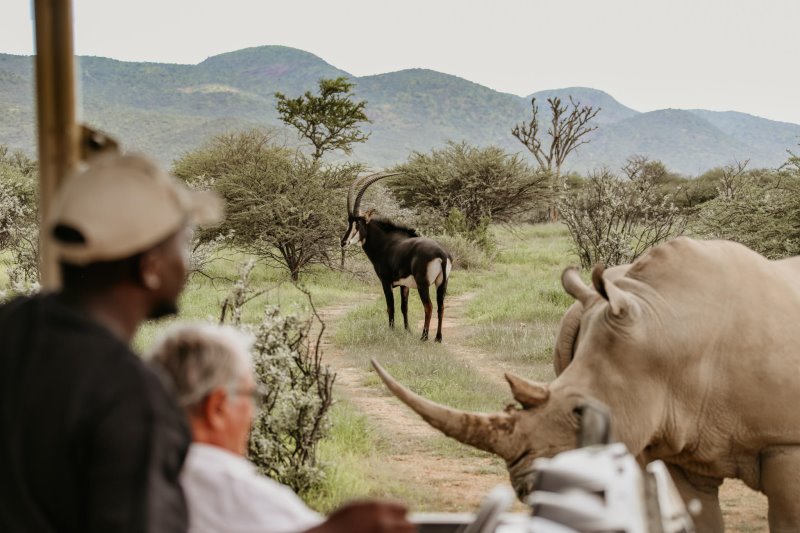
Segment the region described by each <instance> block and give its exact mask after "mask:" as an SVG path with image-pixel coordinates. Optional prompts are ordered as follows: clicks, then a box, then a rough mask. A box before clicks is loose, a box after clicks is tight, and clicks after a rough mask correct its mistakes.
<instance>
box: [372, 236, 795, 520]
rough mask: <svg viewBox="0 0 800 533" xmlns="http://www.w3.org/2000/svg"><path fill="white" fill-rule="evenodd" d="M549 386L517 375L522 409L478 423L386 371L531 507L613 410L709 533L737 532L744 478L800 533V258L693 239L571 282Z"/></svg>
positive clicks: (642, 457) (479, 418)
mask: <svg viewBox="0 0 800 533" xmlns="http://www.w3.org/2000/svg"><path fill="white" fill-rule="evenodd" d="M562 284H563V285H564V288H565V290H566V291H567V292H568V293H569V294H571V295H572V296H573V297H575V299H576V302H575V303H574V304H573V306H572V307H570V309H569V310H568V311H567V313H566V314H565V316H564V318H563V319H562V321H561V325H560V328H559V333H558V336H557V340H556V346H555V349H554V366H555V369H556V374H557V377H556V379H555V380H553V381H552V382H551V383H549V384H543V383H535V382H531V381H528V380H525V379H524V378H521V377H518V376H514V375H510V374H507V375H506V378H507V380H508V381H509V385H510V386H511V390H512V393H513V395H514V398H515V399H516V400H517V401H518V402H519V403H520V404H521V406H522V408H513V409H506V410H505V411H504V412H500V413H495V414H474V413H465V412H461V411H457V410H454V409H450V408H447V407H444V406H440V405H437V404H434V403H432V402H429V401H428V400H425V399H424V398H421V397H419V396H417V395H415V394H414V393H412V392H410V391H409V390H408V389H406V388H404V387H403V386H402V385H400V384H398V383H397V382H396V381H394V380H393V379H392V378H391V377H390V376H388V374H386V373H385V371H383V369H381V368H380V367H379V366H378V365H376V368H377V369H378V371H379V373H380V374H381V377H382V378H383V379H384V381H385V382H386V384H387V386H389V388H390V389H391V390H392V391H393V392H394V393H395V394H396V395H397V396H398V397H399V398H400V399H401V400H403V401H404V402H405V403H407V404H408V405H409V406H410V407H411V408H412V409H414V410H415V411H417V412H418V413H419V414H420V415H421V416H422V417H423V418H424V419H425V420H426V421H428V423H430V424H431V425H433V426H434V427H436V428H438V429H440V430H441V431H443V432H444V433H445V434H447V435H449V436H451V437H454V438H456V439H458V440H460V441H461V442H464V443H466V444H470V445H472V446H475V447H478V448H480V449H483V450H488V451H491V452H493V453H496V454H498V455H500V456H501V457H503V458H504V459H505V460H506V463H507V465H508V469H509V474H510V476H511V482H512V485H514V488H515V489H516V490H517V493H518V494H519V495H520V497H523V496H525V495H526V494H527V493H528V492H529V491H530V486H529V484H530V480H531V476H530V475H529V474H530V472H531V464H532V462H533V460H534V459H535V458H537V457H550V456H552V455H554V454H556V453H559V452H561V451H564V450H567V449H571V448H573V447H574V446H575V445H576V438H575V432H576V429H577V427H578V424H579V421H578V416H579V415H578V412H579V411H578V410H576V408H577V407H579V406H580V405H582V403H583V402H585V401H587V399H591V398H594V399H597V400H599V401H601V402H603V403H605V404H606V405H607V406H609V408H610V409H611V412H612V416H613V428H614V437H615V438H616V439H617V440H619V441H621V442H623V443H625V444H626V445H627V447H628V449H629V450H630V451H631V452H632V453H633V454H634V455H636V456H637V457H638V459H639V461H640V463H642V464H645V463H647V462H649V461H652V460H654V459H661V460H662V461H664V462H665V463H666V464H667V465H668V467H669V470H670V473H671V474H672V476H673V479H674V481H675V483H676V485H677V486H678V488H679V490H680V492H681V495H682V496H683V498H684V500H686V501H689V500H690V499H692V498H697V499H699V500H700V502H701V503H702V505H703V510H702V512H701V515H700V516H699V517H697V518H696V523H697V528H698V531H702V532H706V531H710V532H721V531H723V530H724V525H723V520H722V513H721V510H720V505H719V498H718V488H719V486H720V485H721V484H722V481H723V480H724V479H725V478H738V479H741V480H743V481H744V483H746V484H747V485H748V486H749V487H751V488H753V489H755V490H758V491H760V492H762V493H764V494H765V495H766V496H767V498H768V501H769V515H768V518H769V525H770V531H772V532H773V533H777V532H790V531H791V532H798V531H800V409H798V406H800V257H794V258H789V259H784V260H780V261H769V260H767V259H765V258H764V257H762V256H760V255H759V254H757V253H755V252H753V251H751V250H749V249H748V248H745V247H744V246H742V245H739V244H736V243H733V242H728V241H696V240H692V239H689V238H685V237H680V238H677V239H674V240H672V241H669V242H667V243H665V244H662V245H660V246H657V247H655V248H653V249H651V250H650V251H649V252H648V253H647V254H645V255H643V256H642V257H640V258H639V259H638V260H636V261H635V262H634V263H632V264H631V265H623V266H619V267H614V268H611V269H608V270H603V269H602V267H596V268H595V269H594V271H593V273H592V285H591V286H587V285H586V284H584V283H583V281H582V280H581V279H580V277H579V276H578V274H577V270H575V269H572V268H570V269H567V270H565V271H564V274H563V276H562Z"/></svg>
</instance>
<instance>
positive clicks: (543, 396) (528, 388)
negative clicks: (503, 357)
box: [506, 373, 550, 408]
mask: <svg viewBox="0 0 800 533" xmlns="http://www.w3.org/2000/svg"><path fill="white" fill-rule="evenodd" d="M506 381H508V385H509V386H510V387H511V394H512V395H513V396H514V399H515V400H517V401H518V402H519V403H520V405H522V407H525V408H527V407H536V406H537V405H541V404H543V403H544V402H546V401H547V399H548V398H549V397H550V389H548V388H547V384H545V383H537V382H535V381H530V380H527V379H525V378H523V377H520V376H516V375H514V374H511V373H506Z"/></svg>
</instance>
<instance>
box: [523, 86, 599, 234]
mask: <svg viewBox="0 0 800 533" xmlns="http://www.w3.org/2000/svg"><path fill="white" fill-rule="evenodd" d="M569 102H570V107H567V106H566V105H562V103H561V98H559V97H557V96H556V97H552V98H548V99H547V103H548V105H549V106H550V124H549V126H548V128H547V136H548V137H549V138H550V142H549V143H546V144H545V145H543V144H542V137H543V135H542V132H541V124H540V122H539V106H538V105H537V104H536V98H531V115H532V116H531V120H530V122H528V123H525V122H521V123H520V124H517V125H516V126H514V129H513V130H511V134H512V135H513V136H514V137H516V138H517V139H518V140H519V141H520V142H521V143H522V144H523V145H525V148H527V149H528V151H530V152H531V153H532V154H533V156H534V157H535V158H536V161H537V162H538V163H539V167H540V168H541V169H543V170H547V171H548V172H550V174H551V176H552V178H553V183H552V185H553V188H554V189H556V190H558V189H559V188H560V187H561V186H562V183H561V168H562V166H563V165H564V161H566V160H567V157H568V156H569V154H571V153H572V152H573V151H574V150H575V149H576V148H578V147H579V146H581V145H583V144H586V143H588V142H589V139H587V138H586V135H587V134H589V133H590V132H592V131H594V130H596V129H597V126H590V125H589V122H590V121H591V120H592V119H593V118H594V117H595V116H596V115H597V113H598V112H600V108H599V107H598V108H597V109H595V108H593V107H592V106H588V105H585V106H581V105H580V102H576V101H575V100H573V99H572V96H570V97H569ZM557 219H558V210H557V209H556V207H555V206H551V208H550V220H551V221H555V220H557Z"/></svg>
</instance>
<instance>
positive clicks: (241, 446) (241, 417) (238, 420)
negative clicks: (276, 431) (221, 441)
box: [225, 369, 256, 455]
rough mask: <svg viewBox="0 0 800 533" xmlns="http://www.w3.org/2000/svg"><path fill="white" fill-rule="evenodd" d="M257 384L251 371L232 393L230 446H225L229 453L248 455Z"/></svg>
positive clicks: (230, 401) (229, 406)
mask: <svg viewBox="0 0 800 533" xmlns="http://www.w3.org/2000/svg"><path fill="white" fill-rule="evenodd" d="M255 391H256V382H255V380H254V379H253V373H252V371H250V370H249V369H248V370H247V372H246V373H245V375H244V376H242V377H241V378H239V380H238V382H237V386H236V388H235V389H234V390H233V391H230V393H229V396H228V401H227V405H226V408H227V417H228V436H229V439H227V440H228V444H227V446H225V447H226V448H227V449H228V450H229V451H231V452H234V453H238V454H239V455H245V454H246V453H247V442H248V440H249V438H250V428H251V427H252V425H253V416H255V402H254V399H253V398H254V393H255Z"/></svg>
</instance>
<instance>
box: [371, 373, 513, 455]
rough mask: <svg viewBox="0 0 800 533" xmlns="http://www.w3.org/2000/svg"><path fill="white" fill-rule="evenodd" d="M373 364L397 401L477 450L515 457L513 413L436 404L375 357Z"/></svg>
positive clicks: (437, 427) (450, 435)
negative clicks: (391, 374) (406, 385)
mask: <svg viewBox="0 0 800 533" xmlns="http://www.w3.org/2000/svg"><path fill="white" fill-rule="evenodd" d="M372 366H373V367H375V371H376V372H378V375H379V376H380V377H381V379H382V380H383V382H384V383H385V384H386V386H387V387H388V388H389V390H390V391H392V393H393V394H394V395H395V396H397V397H398V398H399V399H400V401H402V402H403V403H404V404H406V405H407V406H409V407H410V408H411V409H413V410H414V412H416V413H417V414H418V415H419V416H421V417H422V418H423V419H424V420H425V421H426V422H427V423H428V424H430V425H431V426H433V427H435V428H436V429H438V430H439V431H441V432H442V433H444V434H445V435H447V436H448V437H452V438H454V439H456V440H457V441H459V442H462V443H464V444H469V445H470V446H474V447H475V448H478V449H480V450H484V451H487V452H491V453H495V454H497V455H499V456H500V457H502V458H503V459H505V460H507V461H508V460H511V459H513V458H514V457H515V456H516V452H515V449H516V447H515V446H514V443H513V442H512V441H513V439H511V438H509V437H510V436H511V434H512V433H513V431H514V427H515V425H516V420H517V419H516V416H515V414H513V413H508V412H500V413H492V414H487V413H468V412H466V411H460V410H457V409H452V408H450V407H445V406H443V405H439V404H437V403H434V402H432V401H430V400H426V399H425V398H423V397H421V396H419V395H417V394H415V393H413V392H411V391H410V390H409V389H407V388H406V387H404V386H403V385H401V384H400V383H398V382H397V381H395V379H394V378H393V377H392V376H390V375H389V373H388V372H386V370H384V369H383V367H381V365H379V364H378V362H377V361H376V360H375V359H372Z"/></svg>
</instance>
